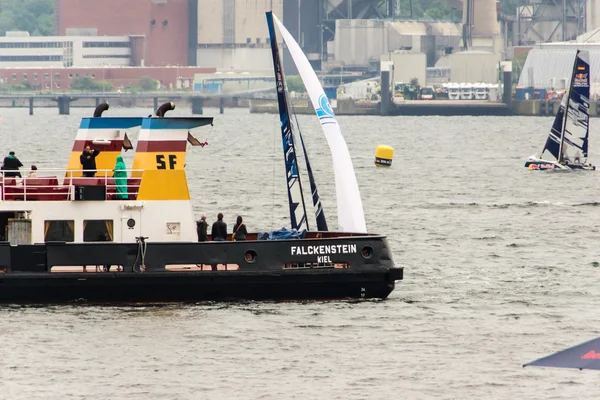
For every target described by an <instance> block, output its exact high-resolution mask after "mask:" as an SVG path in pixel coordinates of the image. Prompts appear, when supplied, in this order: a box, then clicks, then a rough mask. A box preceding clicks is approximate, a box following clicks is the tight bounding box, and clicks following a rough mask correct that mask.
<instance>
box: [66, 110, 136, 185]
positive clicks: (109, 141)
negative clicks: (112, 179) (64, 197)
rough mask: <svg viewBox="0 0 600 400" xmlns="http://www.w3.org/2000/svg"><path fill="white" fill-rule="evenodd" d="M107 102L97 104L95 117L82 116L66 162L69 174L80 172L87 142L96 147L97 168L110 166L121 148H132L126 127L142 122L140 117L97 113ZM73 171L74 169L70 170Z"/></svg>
mask: <svg viewBox="0 0 600 400" xmlns="http://www.w3.org/2000/svg"><path fill="white" fill-rule="evenodd" d="M103 109H104V110H106V109H108V104H106V103H103V104H100V105H98V107H96V110H95V111H94V117H96V118H83V119H82V120H81V123H80V125H79V130H78V131H77V136H76V137H75V141H74V142H73V149H72V150H71V156H70V157H69V162H68V164H67V174H68V176H81V168H82V165H81V161H80V159H79V156H81V153H82V151H83V149H84V148H85V147H86V146H90V147H91V148H93V149H95V150H98V151H99V153H98V158H96V168H97V169H98V171H100V170H103V169H104V170H109V171H110V170H112V169H113V168H114V167H115V162H116V159H117V156H119V155H121V151H122V150H123V149H125V150H128V149H131V148H133V146H132V145H131V141H130V140H129V138H128V137H127V133H126V131H127V130H128V129H131V128H135V127H138V126H140V125H141V124H142V120H143V118H138V117H134V118H130V117H104V118H97V117H100V115H101V114H102V112H103V111H104V110H103ZM70 171H76V172H70ZM104 174H106V173H104V172H98V174H97V176H103V175H104Z"/></svg>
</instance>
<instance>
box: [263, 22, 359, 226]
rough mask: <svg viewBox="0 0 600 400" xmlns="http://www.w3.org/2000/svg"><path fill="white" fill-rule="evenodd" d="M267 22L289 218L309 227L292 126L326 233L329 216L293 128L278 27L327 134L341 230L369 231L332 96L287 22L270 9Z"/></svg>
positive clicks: (314, 202)
mask: <svg viewBox="0 0 600 400" xmlns="http://www.w3.org/2000/svg"><path fill="white" fill-rule="evenodd" d="M266 15H267V25H268V28H269V35H270V41H271V50H272V55H273V67H274V72H275V83H276V88H277V98H278V105H279V116H280V121H281V133H282V139H283V151H284V159H285V165H286V173H287V181H288V200H289V206H290V217H291V222H292V228H293V229H298V230H300V229H304V228H306V229H308V228H309V225H308V219H307V217H306V205H305V203H304V196H303V195H302V184H301V180H300V173H299V170H298V160H297V158H296V150H295V139H294V129H296V130H297V132H296V134H297V135H298V136H299V137H300V141H301V143H302V147H303V149H304V157H305V162H306V169H307V173H308V176H309V181H310V186H311V193H312V198H313V206H314V207H315V217H316V221H317V230H318V231H327V230H328V226H327V222H326V220H325V213H324V211H323V207H322V205H321V200H320V197H319V193H318V190H317V186H316V182H315V179H314V176H313V173H312V169H311V167H310V162H309V159H308V154H307V151H306V147H305V146H304V140H303V139H302V133H301V132H300V130H299V129H298V128H297V127H296V128H294V126H293V124H292V122H291V120H290V110H289V104H290V102H289V99H288V95H287V88H286V84H285V75H284V73H283V66H282V62H281V56H280V52H279V47H278V42H277V35H276V34H275V26H277V28H278V29H279V32H281V35H282V37H283V41H284V42H285V44H286V45H287V48H288V50H289V51H290V54H291V55H292V58H293V60H294V63H295V64H296V67H297V69H298V72H299V74H300V77H301V78H302V81H303V82H304V86H305V87H306V90H307V92H308V94H309V96H310V99H311V102H312V104H313V108H314V109H315V112H316V114H317V117H318V118H319V122H320V123H321V127H322V129H323V133H324V135H325V138H326V140H327V144H328V145H329V148H330V150H331V157H332V161H333V171H334V177H335V188H336V199H337V215H338V228H339V230H340V231H342V232H353V233H367V226H366V223H365V215H364V211H363V206H362V200H361V198H360V191H359V189H358V183H357V181H356V175H355V173H354V166H353V165H352V159H351V158H350V152H349V151H348V146H347V145H346V141H345V140H344V136H343V135H342V131H341V128H340V126H339V124H338V122H337V119H336V117H335V114H334V112H333V109H332V108H331V105H330V104H329V100H328V99H327V96H326V95H325V91H324V90H323V87H322V86H321V83H320V82H319V78H318V77H317V75H316V74H315V71H314V70H313V69H312V66H311V65H310V63H309V61H308V59H307V58H306V56H305V55H304V53H303V52H302V49H300V46H299V45H298V43H296V41H295V40H294V38H293V37H292V35H291V34H290V33H289V32H288V30H287V29H286V28H285V27H284V26H283V24H282V23H281V21H279V19H278V18H277V17H276V16H275V15H273V13H272V12H270V11H269V12H267V13H266Z"/></svg>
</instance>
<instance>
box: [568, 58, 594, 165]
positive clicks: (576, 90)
mask: <svg viewBox="0 0 600 400" xmlns="http://www.w3.org/2000/svg"><path fill="white" fill-rule="evenodd" d="M589 111H590V63H589V53H588V52H587V51H577V55H576V56H575V66H574V68H573V76H572V77H571V87H570V89H569V102H568V104H567V111H566V117H565V118H566V120H565V127H564V131H563V134H564V142H563V147H565V146H564V144H565V143H567V144H568V146H572V147H574V148H576V149H579V150H581V152H582V153H583V157H584V158H587V154H588V135H589V119H590V113H589ZM564 153H565V151H564V149H563V154H564Z"/></svg>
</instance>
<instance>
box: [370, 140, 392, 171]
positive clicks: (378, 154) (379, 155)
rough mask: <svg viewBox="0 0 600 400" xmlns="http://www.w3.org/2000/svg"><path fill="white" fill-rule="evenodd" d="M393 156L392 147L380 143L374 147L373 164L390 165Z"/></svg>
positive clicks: (378, 165) (379, 165)
mask: <svg viewBox="0 0 600 400" xmlns="http://www.w3.org/2000/svg"><path fill="white" fill-rule="evenodd" d="M393 157H394V148H393V147H390V146H386V145H384V144H380V145H379V146H377V148H376V149H375V165H376V166H377V167H386V168H387V167H391V166H392V158H393Z"/></svg>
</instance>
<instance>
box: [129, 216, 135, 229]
mask: <svg viewBox="0 0 600 400" xmlns="http://www.w3.org/2000/svg"><path fill="white" fill-rule="evenodd" d="M127 226H128V227H129V229H132V228H133V227H134V226H135V219H133V218H129V219H128V220H127Z"/></svg>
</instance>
